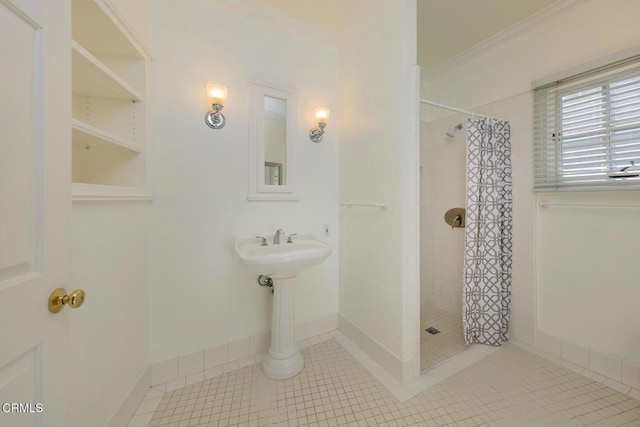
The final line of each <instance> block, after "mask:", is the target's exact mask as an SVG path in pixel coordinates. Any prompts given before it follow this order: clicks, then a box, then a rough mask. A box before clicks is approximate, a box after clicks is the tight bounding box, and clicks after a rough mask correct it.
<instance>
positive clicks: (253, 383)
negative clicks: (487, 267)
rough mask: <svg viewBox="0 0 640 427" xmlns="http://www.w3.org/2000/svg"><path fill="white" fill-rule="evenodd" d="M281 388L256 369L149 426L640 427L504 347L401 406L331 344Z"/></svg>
mask: <svg viewBox="0 0 640 427" xmlns="http://www.w3.org/2000/svg"><path fill="white" fill-rule="evenodd" d="M302 352H303V354H304V356H305V362H306V367H305V369H304V370H303V371H302V372H301V373H300V374H299V375H298V376H296V377H294V378H291V379H289V380H284V381H273V380H269V379H267V378H265V377H264V376H263V375H262V373H261V370H260V364H256V365H252V366H248V367H245V368H242V369H239V370H237V371H233V372H229V373H226V374H223V375H220V376H218V377H215V378H212V379H209V380H205V381H203V382H200V383H197V384H193V385H190V386H187V387H184V388H182V389H179V390H175V391H173V392H170V393H166V394H165V395H164V396H163V397H162V400H161V401H160V404H159V405H158V407H157V410H156V411H155V413H153V415H152V416H151V418H150V419H151V421H150V422H149V424H148V425H149V426H153V427H156V426H179V427H181V426H307V425H308V426H340V425H347V426H375V425H381V426H406V425H416V426H467V427H468V426H504V427H512V426H570V427H571V426H585V425H593V426H639V425H640V401H637V400H634V399H632V398H631V397H629V396H627V395H624V394H621V393H618V392H616V391H615V390H613V389H610V388H608V387H605V386H603V385H602V384H600V383H597V382H595V381H593V380H591V379H589V378H586V377H583V376H581V375H579V374H577V373H574V372H573V371H570V370H568V369H566V368H563V367H561V366H559V365H556V364H553V363H551V362H549V361H547V360H545V359H542V358H540V357H538V356H536V355H534V354H532V353H529V352H527V351H525V350H523V349H521V348H518V347H515V346H513V345H507V346H505V347H503V348H501V349H500V350H498V351H496V352H494V353H492V354H490V355H489V356H487V357H485V358H484V359H482V360H481V361H479V362H477V363H476V364H474V365H472V366H470V367H469V368H466V369H464V370H463V371H461V372H459V373H458V374H455V375H453V376H451V377H449V378H448V379H446V380H444V381H442V382H440V383H439V384H436V385H435V386H433V387H431V388H430V389H428V390H426V391H424V392H423V393H420V394H419V395H417V396H416V397H414V398H412V399H410V400H408V401H407V402H405V403H400V402H399V401H398V400H397V399H396V398H395V397H394V396H393V395H392V394H391V393H390V392H389V391H387V389H386V388H385V387H384V386H382V385H381V384H380V383H379V382H378V381H377V380H376V379H375V378H374V377H373V376H372V375H371V373H370V372H369V371H367V370H366V369H365V368H364V367H363V366H362V365H360V364H359V363H358V362H357V361H356V360H355V359H354V358H353V357H351V355H350V354H349V353H347V351H346V350H345V349H344V348H343V347H342V346H341V345H340V344H339V343H338V342H337V341H336V340H335V339H330V340H328V341H324V342H321V343H319V344H316V345H313V346H311V347H307V348H306V349H304V350H303V351H302Z"/></svg>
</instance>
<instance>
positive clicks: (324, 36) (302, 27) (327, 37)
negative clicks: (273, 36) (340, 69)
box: [208, 0, 337, 47]
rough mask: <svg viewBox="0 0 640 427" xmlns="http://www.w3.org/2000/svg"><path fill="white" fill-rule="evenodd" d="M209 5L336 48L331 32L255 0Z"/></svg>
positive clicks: (217, 1) (224, 0) (229, 0)
mask: <svg viewBox="0 0 640 427" xmlns="http://www.w3.org/2000/svg"><path fill="white" fill-rule="evenodd" d="M208 1H209V3H211V4H214V5H216V6H218V7H222V8H224V9H227V10H229V11H231V12H234V13H236V14H238V15H241V16H243V17H245V18H247V19H251V20H253V21H256V22H261V23H265V24H269V25H272V26H274V27H276V28H278V29H281V30H284V31H288V32H290V33H294V34H297V35H299V36H302V37H305V38H307V39H310V40H312V41H315V42H318V43H322V44H326V45H328V46H332V47H333V46H336V44H337V38H336V35H335V34H334V33H332V32H331V31H328V30H325V29H322V28H320V27H317V26H315V25H313V24H309V23H305V22H301V21H298V20H297V19H295V18H293V17H291V16H288V15H286V14H284V13H281V12H278V11H277V10H274V9H271V8H270V7H266V6H263V5H261V4H258V3H256V2H255V1H253V0H208Z"/></svg>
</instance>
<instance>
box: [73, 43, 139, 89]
mask: <svg viewBox="0 0 640 427" xmlns="http://www.w3.org/2000/svg"><path fill="white" fill-rule="evenodd" d="M71 50H72V76H73V79H72V80H73V84H72V88H73V89H72V90H73V93H76V94H78V95H83V96H88V97H97V98H114V99H122V100H127V101H141V100H142V95H141V94H140V93H139V92H138V91H137V90H135V89H134V88H133V87H131V86H130V85H129V84H128V83H127V82H125V81H124V80H122V79H121V78H120V76H118V75H117V74H115V73H114V72H113V71H111V70H110V69H109V68H108V67H107V66H105V65H104V64H103V63H102V62H100V61H99V60H98V59H97V58H96V57H95V56H93V55H92V54H91V53H89V51H88V50H86V49H85V48H84V47H82V46H80V44H79V43H78V42H76V41H71Z"/></svg>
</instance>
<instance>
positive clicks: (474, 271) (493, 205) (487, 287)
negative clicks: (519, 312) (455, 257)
mask: <svg viewBox="0 0 640 427" xmlns="http://www.w3.org/2000/svg"><path fill="white" fill-rule="evenodd" d="M511 187H512V185H511V129H510V127H509V122H506V121H499V120H495V119H489V118H483V119H479V120H473V119H471V118H470V119H469V120H468V124H467V213H466V230H465V253H464V284H463V291H462V297H463V322H464V335H465V343H466V344H472V343H482V344H491V345H502V344H503V343H505V342H506V341H507V340H508V339H509V315H510V311H511V310H510V302H511V258H512V231H513V227H512V203H513V201H512V194H511V193H512V189H511Z"/></svg>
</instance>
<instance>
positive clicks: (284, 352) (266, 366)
mask: <svg viewBox="0 0 640 427" xmlns="http://www.w3.org/2000/svg"><path fill="white" fill-rule="evenodd" d="M273 291H274V292H273V293H274V296H273V314H272V319H271V347H269V354H268V355H267V357H266V359H264V362H263V363H262V371H263V372H264V374H265V375H266V376H267V377H269V378H272V379H274V380H284V379H287V378H291V377H293V376H295V375H297V374H298V373H299V372H300V371H302V368H304V358H303V357H302V354H301V353H300V350H298V347H297V346H296V337H295V324H294V322H293V284H291V283H290V281H289V280H278V281H276V280H274V282H273Z"/></svg>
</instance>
